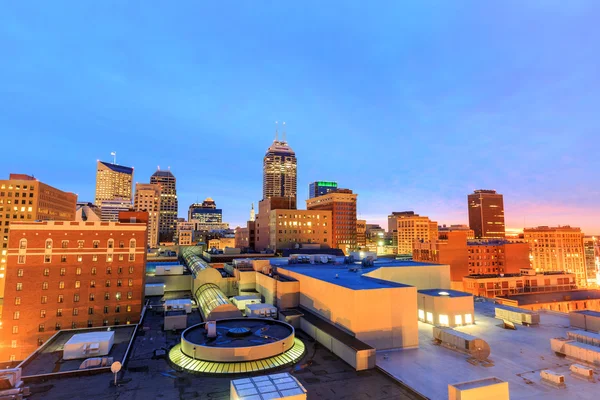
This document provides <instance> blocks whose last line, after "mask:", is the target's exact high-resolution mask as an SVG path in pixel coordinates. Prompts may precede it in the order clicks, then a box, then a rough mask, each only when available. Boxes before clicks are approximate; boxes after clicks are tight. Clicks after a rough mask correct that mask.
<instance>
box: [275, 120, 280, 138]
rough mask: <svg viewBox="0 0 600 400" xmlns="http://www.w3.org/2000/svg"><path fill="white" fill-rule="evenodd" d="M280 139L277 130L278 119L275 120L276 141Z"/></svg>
mask: <svg viewBox="0 0 600 400" xmlns="http://www.w3.org/2000/svg"><path fill="white" fill-rule="evenodd" d="M278 140H279V132H278V131H277V121H275V141H278Z"/></svg>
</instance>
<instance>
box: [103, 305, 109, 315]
mask: <svg viewBox="0 0 600 400" xmlns="http://www.w3.org/2000/svg"><path fill="white" fill-rule="evenodd" d="M104 314H108V306H104Z"/></svg>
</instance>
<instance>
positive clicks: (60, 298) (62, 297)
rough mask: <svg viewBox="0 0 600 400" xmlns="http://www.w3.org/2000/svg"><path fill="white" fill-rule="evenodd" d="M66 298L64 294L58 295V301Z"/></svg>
mask: <svg viewBox="0 0 600 400" xmlns="http://www.w3.org/2000/svg"><path fill="white" fill-rule="evenodd" d="M64 300H65V298H64V296H63V295H62V294H59V295H58V302H59V303H62V302H63V301H64Z"/></svg>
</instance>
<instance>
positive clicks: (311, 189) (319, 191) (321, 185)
mask: <svg viewBox="0 0 600 400" xmlns="http://www.w3.org/2000/svg"><path fill="white" fill-rule="evenodd" d="M336 189H337V182H328V181H317V182H313V183H311V184H310V185H308V198H309V199H312V198H313V197H318V196H323V195H325V194H327V193H329V192H333V191H335V190H336Z"/></svg>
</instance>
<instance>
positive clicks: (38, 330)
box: [0, 221, 147, 360]
mask: <svg viewBox="0 0 600 400" xmlns="http://www.w3.org/2000/svg"><path fill="white" fill-rule="evenodd" d="M146 241H147V224H146V223H122V222H58V221H48V222H15V223H13V224H12V225H11V230H10V235H9V240H8V244H9V245H8V254H7V257H8V268H7V272H8V273H7V277H6V290H5V297H4V313H3V316H2V329H1V330H0V332H1V334H0V338H1V340H0V343H1V345H0V349H1V351H0V360H21V359H24V358H25V357H27V355H28V354H30V353H31V352H33V351H34V350H35V349H36V348H37V346H39V345H41V344H42V343H43V342H44V341H46V340H47V339H48V338H49V337H50V336H52V335H53V334H54V333H55V332H56V331H57V330H60V329H70V328H82V327H97V326H103V325H104V326H106V325H119V324H128V323H136V322H138V320H139V317H140V314H141V309H142V304H143V300H144V284H145V272H146V271H145V266H146Z"/></svg>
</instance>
